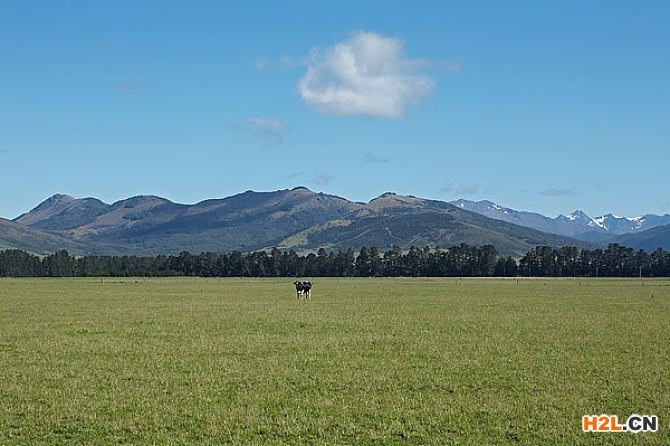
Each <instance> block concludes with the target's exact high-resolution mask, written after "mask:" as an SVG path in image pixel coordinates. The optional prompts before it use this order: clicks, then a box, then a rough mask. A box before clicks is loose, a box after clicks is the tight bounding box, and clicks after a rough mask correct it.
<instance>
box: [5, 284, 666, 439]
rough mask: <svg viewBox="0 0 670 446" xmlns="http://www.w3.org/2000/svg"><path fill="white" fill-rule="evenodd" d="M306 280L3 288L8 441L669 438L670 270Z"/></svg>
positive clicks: (10, 285) (28, 285)
mask: <svg viewBox="0 0 670 446" xmlns="http://www.w3.org/2000/svg"><path fill="white" fill-rule="evenodd" d="M312 281H313V282H314V284H315V288H314V290H313V298H312V301H310V302H300V303H298V302H296V300H295V296H294V289H293V287H292V285H291V280H290V279H281V280H275V279H273V280H263V279H223V280H219V279H105V280H104V282H102V281H101V280H100V279H67V280H66V279H63V280H58V279H26V280H21V279H2V280H0V445H14V444H16V445H19V444H20V445H25V444H100V445H102V444H105V445H106V444H175V445H176V444H259V445H261V444H263V445H265V444H267V445H278V444H284V445H302V444H305V445H307V444H319V445H368V444H370V445H382V444H384V445H386V444H389V445H395V444H397V445H401V444H402V445H407V444H416V445H419V444H425V445H444V444H472V445H487V444H566V445H567V444H570V445H572V444H659V445H660V444H670V375H669V370H670V281H668V280H645V281H644V282H641V281H639V280H529V279H525V280H519V281H518V282H517V281H516V280H484V279H481V280H478V279H471V280H465V279H464V280H457V279H313V280H312ZM603 413H605V414H612V415H617V416H618V417H619V420H625V419H626V418H627V417H628V416H629V415H631V414H646V415H658V417H659V429H658V432H655V433H652V432H649V433H639V434H632V433H583V432H582V431H581V417H582V415H587V414H588V415H591V414H594V415H595V414H598V415H599V414H603Z"/></svg>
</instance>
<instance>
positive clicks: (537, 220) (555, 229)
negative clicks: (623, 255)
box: [450, 199, 609, 242]
mask: <svg viewBox="0 0 670 446" xmlns="http://www.w3.org/2000/svg"><path fill="white" fill-rule="evenodd" d="M450 203H451V204H453V205H455V206H458V207H460V208H461V209H467V210H469V211H472V212H476V213H478V214H481V215H485V216H487V217H489V218H495V219H498V220H503V221H506V222H509V223H514V224H516V225H519V226H525V227H527V228H533V229H537V230H538V231H542V232H547V233H549V234H557V235H562V236H565V237H573V238H576V239H580V240H586V241H591V242H600V241H603V239H607V238H609V234H604V235H601V231H600V228H599V227H597V226H592V225H589V222H590V217H588V216H587V215H586V214H584V213H583V212H581V211H575V213H573V214H570V215H569V216H563V215H559V216H558V217H557V218H550V217H546V216H544V215H542V214H538V213H535V212H528V211H517V210H515V209H511V208H507V207H504V206H500V205H498V204H496V203H493V202H491V201H487V200H482V201H469V200H462V199H461V200H456V201H451V202H450Z"/></svg>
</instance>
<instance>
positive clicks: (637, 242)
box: [616, 224, 670, 252]
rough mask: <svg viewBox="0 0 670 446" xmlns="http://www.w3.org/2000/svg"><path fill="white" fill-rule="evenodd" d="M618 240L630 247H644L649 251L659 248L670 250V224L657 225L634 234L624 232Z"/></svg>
mask: <svg viewBox="0 0 670 446" xmlns="http://www.w3.org/2000/svg"><path fill="white" fill-rule="evenodd" d="M616 242H617V243H619V244H620V245H623V246H628V247H630V248H635V249H644V250H645V251H647V252H652V251H654V250H656V249H658V248H663V249H664V250H666V251H670V224H668V225H664V226H656V227H655V228H651V229H647V230H646V231H642V232H638V233H634V234H624V235H621V236H619V237H618V238H617V239H616Z"/></svg>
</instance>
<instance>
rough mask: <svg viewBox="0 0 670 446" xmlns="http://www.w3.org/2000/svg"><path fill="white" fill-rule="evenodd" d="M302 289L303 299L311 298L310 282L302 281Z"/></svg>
mask: <svg viewBox="0 0 670 446" xmlns="http://www.w3.org/2000/svg"><path fill="white" fill-rule="evenodd" d="M302 291H303V293H304V294H305V299H311V298H312V282H303V283H302Z"/></svg>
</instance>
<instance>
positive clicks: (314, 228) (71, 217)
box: [0, 187, 670, 255]
mask: <svg viewBox="0 0 670 446" xmlns="http://www.w3.org/2000/svg"><path fill="white" fill-rule="evenodd" d="M624 220H625V221H623V220H621V219H620V218H619V217H614V216H612V215H610V216H605V217H601V218H597V219H591V218H590V217H588V216H587V215H586V214H583V213H578V212H575V213H573V214H570V215H568V216H559V217H557V218H555V219H552V218H549V217H545V216H542V215H540V214H536V213H532V212H525V211H515V210H512V209H509V208H505V207H502V206H499V205H496V204H494V203H492V202H489V201H480V202H472V201H467V200H457V201H455V202H451V203H448V202H444V201H437V200H428V199H423V198H417V197H413V196H405V195H397V194H395V193H390V192H389V193H385V194H382V195H380V196H379V197H377V198H375V199H373V200H370V201H369V202H367V203H359V202H353V201H349V200H346V199H344V198H341V197H337V196H334V195H328V194H324V193H316V192H313V191H311V190H309V189H306V188H304V187H297V188H294V189H290V190H288V189H287V190H279V191H273V192H254V191H247V192H244V193H241V194H238V195H234V196H231V197H227V198H222V199H211V200H205V201H202V202H199V203H196V204H193V205H186V204H178V203H174V202H172V201H170V200H167V199H165V198H161V197H156V196H137V197H133V198H128V199H125V200H120V201H117V202H115V203H113V204H107V203H104V202H102V201H100V200H98V199H96V198H83V199H79V198H74V197H71V196H68V195H63V194H57V195H54V196H52V197H50V198H49V199H47V200H45V201H44V202H42V203H41V204H39V205H38V206H37V207H35V208H34V209H32V210H31V211H29V212H26V213H25V214H22V215H21V216H19V217H17V218H15V219H14V220H11V221H10V220H5V219H0V247H6V248H19V249H24V250H26V251H30V252H33V253H37V254H48V253H53V252H54V251H55V250H58V249H66V250H68V251H69V252H70V253H72V254H76V255H158V254H177V253H179V252H181V251H189V252H192V253H200V252H207V251H211V252H230V251H233V250H237V251H242V252H248V251H253V250H259V249H268V248H271V247H277V248H280V249H293V250H296V251H299V252H307V251H315V250H317V249H319V248H325V249H327V250H346V249H348V248H353V249H358V248H360V247H361V246H376V247H378V248H379V249H380V250H382V251H384V250H387V249H390V248H391V247H392V246H400V247H401V248H404V249H407V248H409V247H410V246H417V247H424V246H427V245H428V246H431V247H435V246H440V247H443V248H445V247H449V246H453V245H457V244H460V243H467V244H469V245H484V244H492V245H494V246H496V248H497V249H498V252H499V253H501V254H503V255H521V254H524V253H525V252H526V251H527V250H528V249H531V248H533V247H534V246H537V245H549V246H566V245H571V246H579V247H583V248H594V247H597V246H599V245H602V244H603V243H607V242H616V241H617V240H618V237H628V236H630V235H635V236H636V237H637V238H629V239H628V240H630V244H629V245H628V246H633V245H635V246H638V245H639V246H642V245H644V244H645V243H651V244H654V243H661V244H660V245H659V246H663V247H666V246H667V245H668V243H666V242H667V240H670V237H669V236H668V234H670V216H667V215H666V216H662V217H659V216H644V217H641V218H638V219H624ZM666 221H667V223H668V224H666V225H664V222H666ZM619 223H621V224H619ZM648 227H653V229H654V231H655V232H654V233H653V234H652V236H651V237H652V238H651V239H650V240H647V238H646V237H645V234H647V231H646V230H645V229H647V228H648ZM664 243H666V244H665V245H663V244H664ZM635 246H634V247H635ZM646 249H648V248H646ZM651 249H653V248H651Z"/></svg>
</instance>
